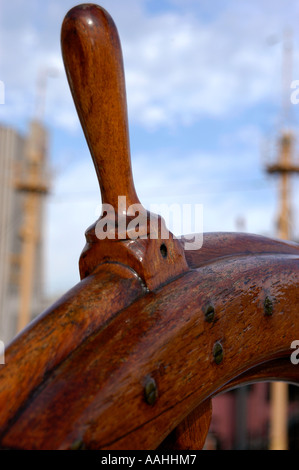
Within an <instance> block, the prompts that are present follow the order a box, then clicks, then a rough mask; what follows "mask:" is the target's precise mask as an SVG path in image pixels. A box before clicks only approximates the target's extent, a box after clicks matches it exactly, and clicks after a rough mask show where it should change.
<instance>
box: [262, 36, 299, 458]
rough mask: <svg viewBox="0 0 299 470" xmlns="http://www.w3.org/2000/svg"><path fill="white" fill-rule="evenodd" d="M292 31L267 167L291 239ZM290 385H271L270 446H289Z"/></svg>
mask: <svg viewBox="0 0 299 470" xmlns="http://www.w3.org/2000/svg"><path fill="white" fill-rule="evenodd" d="M292 52H293V47H292V34H291V32H290V31H288V32H286V33H285V38H284V47H283V65H282V91H283V93H282V95H283V96H282V110H283V113H282V116H283V122H282V130H281V133H280V136H279V139H278V159H277V161H275V162H271V163H269V164H268V165H267V166H266V171H267V172H268V173H269V174H271V175H276V176H278V178H279V212H278V217H277V236H278V238H280V239H283V240H290V239H291V238H292V233H291V226H292V211H291V177H292V175H293V174H295V173H299V165H296V163H295V162H294V160H293V157H294V146H295V137H294V132H293V129H292V126H291V123H290V117H291V108H290V84H291V78H292ZM287 429H288V385H287V384H286V383H284V382H274V383H272V384H271V416H270V449H272V450H286V449H287V448H288V431H287Z"/></svg>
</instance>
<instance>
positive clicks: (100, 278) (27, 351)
mask: <svg viewBox="0 0 299 470" xmlns="http://www.w3.org/2000/svg"><path fill="white" fill-rule="evenodd" d="M144 292H145V290H144V286H143V284H142V282H141V281H140V279H139V278H138V277H137V276H136V274H135V273H134V272H133V271H132V270H131V269H129V268H127V267H125V266H122V265H118V264H113V265H112V264H111V265H109V264H108V265H107V264H106V265H105V266H100V267H99V268H98V270H97V271H96V272H95V273H94V274H93V275H92V276H89V277H88V279H85V280H84V281H82V282H80V283H79V284H78V285H77V286H75V287H74V288H73V289H71V290H70V291H69V292H68V293H66V294H65V295H64V296H63V297H62V298H61V299H60V300H59V301H57V302H56V303H55V304H54V305H53V306H52V307H51V308H49V309H47V310H46V311H45V312H44V313H43V314H41V315H40V316H39V317H38V318H36V319H35V320H34V321H33V322H32V323H30V324H29V325H28V326H27V328H26V329H24V330H23V331H22V332H21V333H20V334H19V335H18V336H17V337H16V338H15V339H14V340H13V341H12V343H11V344H10V345H8V347H7V348H6V351H5V362H6V364H5V365H3V366H0V410H1V412H0V436H1V435H2V434H3V432H4V431H5V429H6V427H7V426H8V425H9V423H10V420H11V419H13V418H15V415H16V414H17V413H18V411H19V410H20V409H22V408H23V407H25V406H26V403H27V400H30V397H31V396H32V394H33V393H34V391H35V389H36V388H37V387H38V386H39V385H40V384H41V383H42V382H43V380H44V379H45V377H47V376H49V374H51V372H52V371H53V370H54V369H55V367H57V365H58V364H60V363H61V362H62V361H63V360H64V359H66V357H68V356H69V354H71V353H72V352H74V350H75V349H76V348H77V347H78V346H79V345H80V344H81V343H82V342H83V341H84V339H86V338H87V337H88V336H89V335H90V334H91V333H92V332H95V331H97V330H98V329H99V328H100V327H101V326H102V325H103V324H105V323H106V322H107V321H108V320H109V319H111V318H112V317H113V316H114V315H116V314H117V313H118V312H119V311H120V310H121V309H122V308H124V307H126V306H128V305H129V304H130V303H132V302H133V301H134V300H135V299H136V298H137V297H139V296H141V295H143V294H144Z"/></svg>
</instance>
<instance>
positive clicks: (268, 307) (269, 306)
mask: <svg viewBox="0 0 299 470" xmlns="http://www.w3.org/2000/svg"><path fill="white" fill-rule="evenodd" d="M273 309H274V307H273V300H272V299H271V297H269V296H267V297H266V298H265V301H264V312H265V315H267V316H271V315H272V314H273Z"/></svg>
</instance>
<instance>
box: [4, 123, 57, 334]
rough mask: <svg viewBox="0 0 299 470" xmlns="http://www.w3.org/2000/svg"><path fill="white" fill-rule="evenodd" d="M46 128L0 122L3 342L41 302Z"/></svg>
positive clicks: (36, 125)
mask: <svg viewBox="0 0 299 470" xmlns="http://www.w3.org/2000/svg"><path fill="white" fill-rule="evenodd" d="M47 141H48V137H47V132H46V130H45V129H44V127H43V126H42V125H41V124H40V123H39V122H38V121H33V122H31V125H30V129H29V133H28V135H27V136H22V135H20V134H19V133H18V132H17V131H16V130H14V129H12V128H9V127H0V153H1V155H0V178H1V184H0V257H1V258H0V259H1V264H0V313H1V316H0V339H1V340H2V341H4V342H5V343H6V342H8V341H9V340H10V339H11V338H12V337H13V336H15V334H16V333H17V332H18V331H19V330H21V329H22V328H23V327H24V326H25V325H26V324H27V323H28V322H29V321H30V320H31V318H32V317H33V316H35V315H37V314H39V313H40V312H41V311H42V310H43V306H44V294H43V286H44V280H43V271H44V270H43V264H44V263H43V229H44V195H45V194H46V193H47V191H48V186H47V181H48V174H47V147H48V145H47Z"/></svg>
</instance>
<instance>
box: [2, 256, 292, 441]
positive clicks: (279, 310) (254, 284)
mask: <svg viewBox="0 0 299 470" xmlns="http://www.w3.org/2000/svg"><path fill="white" fill-rule="evenodd" d="M298 259H299V258H298V254H297V250H295V252H294V254H293V255H291V254H283V255H279V253H277V254H276V255H275V256H273V254H268V255H267V254H258V255H255V256H254V255H251V256H248V257H247V259H246V262H245V261H244V258H243V257H239V256H237V257H231V258H228V259H225V258H224V259H219V260H218V261H217V262H213V263H206V264H205V265H204V266H202V267H200V268H197V269H195V270H190V271H189V272H188V273H186V274H184V275H183V276H181V277H180V278H178V279H177V280H175V281H172V282H171V283H169V284H167V285H165V286H163V287H161V288H160V289H158V290H156V291H155V292H153V293H147V294H146V295H144V296H143V297H141V298H140V299H139V300H136V301H135V302H134V303H133V304H131V305H130V306H129V307H128V308H125V309H123V310H122V311H121V312H119V314H118V315H117V316H115V317H113V318H112V319H111V321H109V322H107V323H106V324H105V327H104V328H102V329H101V330H100V331H99V332H98V333H95V334H93V335H91V336H90V337H89V338H87V340H86V341H85V342H84V343H82V345H81V346H80V347H78V348H77V349H76V350H75V351H74V352H73V353H72V354H71V355H69V356H68V357H67V358H66V360H65V361H63V363H61V365H60V366H58V367H57V368H56V370H55V374H52V375H51V376H50V377H49V378H48V379H47V380H45V381H43V383H42V386H41V387H40V388H39V389H37V390H36V393H35V398H34V400H33V401H32V402H31V403H28V406H27V407H26V409H25V410H23V411H22V413H21V414H20V415H19V417H18V419H17V420H16V421H15V423H14V425H13V426H11V427H10V429H9V430H8V432H7V433H6V434H5V435H4V436H3V441H2V442H3V445H5V446H7V447H12V446H14V445H15V443H16V442H18V443H19V445H20V446H21V448H31V447H32V448H41V449H46V448H60V449H69V448H71V447H72V445H73V443H74V442H77V441H78V440H81V441H82V442H84V446H85V447H86V448H89V449H152V448H156V447H158V446H159V444H161V442H163V440H164V439H165V438H166V437H167V436H168V435H169V433H170V432H171V431H173V429H175V427H176V426H177V425H179V424H180V423H181V422H182V421H183V420H184V419H185V418H186V417H187V416H188V415H189V414H190V413H191V412H192V411H193V410H194V409H195V408H197V407H198V406H199V405H200V404H201V403H203V402H204V401H206V400H207V399H208V398H209V397H211V396H214V395H215V394H217V391H220V390H221V389H223V388H224V387H225V386H226V385H227V384H232V385H231V386H236V384H241V383H242V380H244V381H246V383H247V382H248V380H250V371H255V369H254V368H255V367H257V366H258V365H261V364H267V363H269V362H270V361H274V360H276V359H279V358H290V354H291V349H290V345H291V342H292V341H293V339H294V335H296V332H298V302H299V299H298V280H299V263H298ZM267 296H271V297H272V298H273V299H274V303H273V313H272V315H268V314H266V312H265V309H264V301H265V298H266V297H267ZM211 303H212V305H213V306H214V309H215V317H214V319H213V321H212V322H209V321H207V319H206V315H205V312H206V307H207V305H210V304H211ZM124 325H125V327H124ZM216 343H220V344H221V345H222V347H223V360H222V361H221V363H216V361H215V357H214V346H215V344H216ZM294 368H296V366H293V371H292V377H287V376H286V375H285V374H284V375H283V379H284V380H287V379H288V378H292V380H293V379H294V374H295V375H296V381H298V372H297V371H298V369H296V370H295V371H294ZM148 377H152V378H153V379H154V380H155V382H156V384H157V389H158V398H157V400H156V402H155V403H154V405H152V406H150V405H148V404H147V403H146V401H145V400H144V386H145V383H146V380H147V378H148ZM261 377H262V375H260V376H259V379H260V378H261ZM266 377H268V375H267V374H266ZM82 387H83V388H82ZM66 404H71V405H66ZM61 420H62V422H61ZM57 422H59V423H61V424H60V425H59V429H57V431H56V432H55V435H53V433H52V429H53V426H54V423H57Z"/></svg>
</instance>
